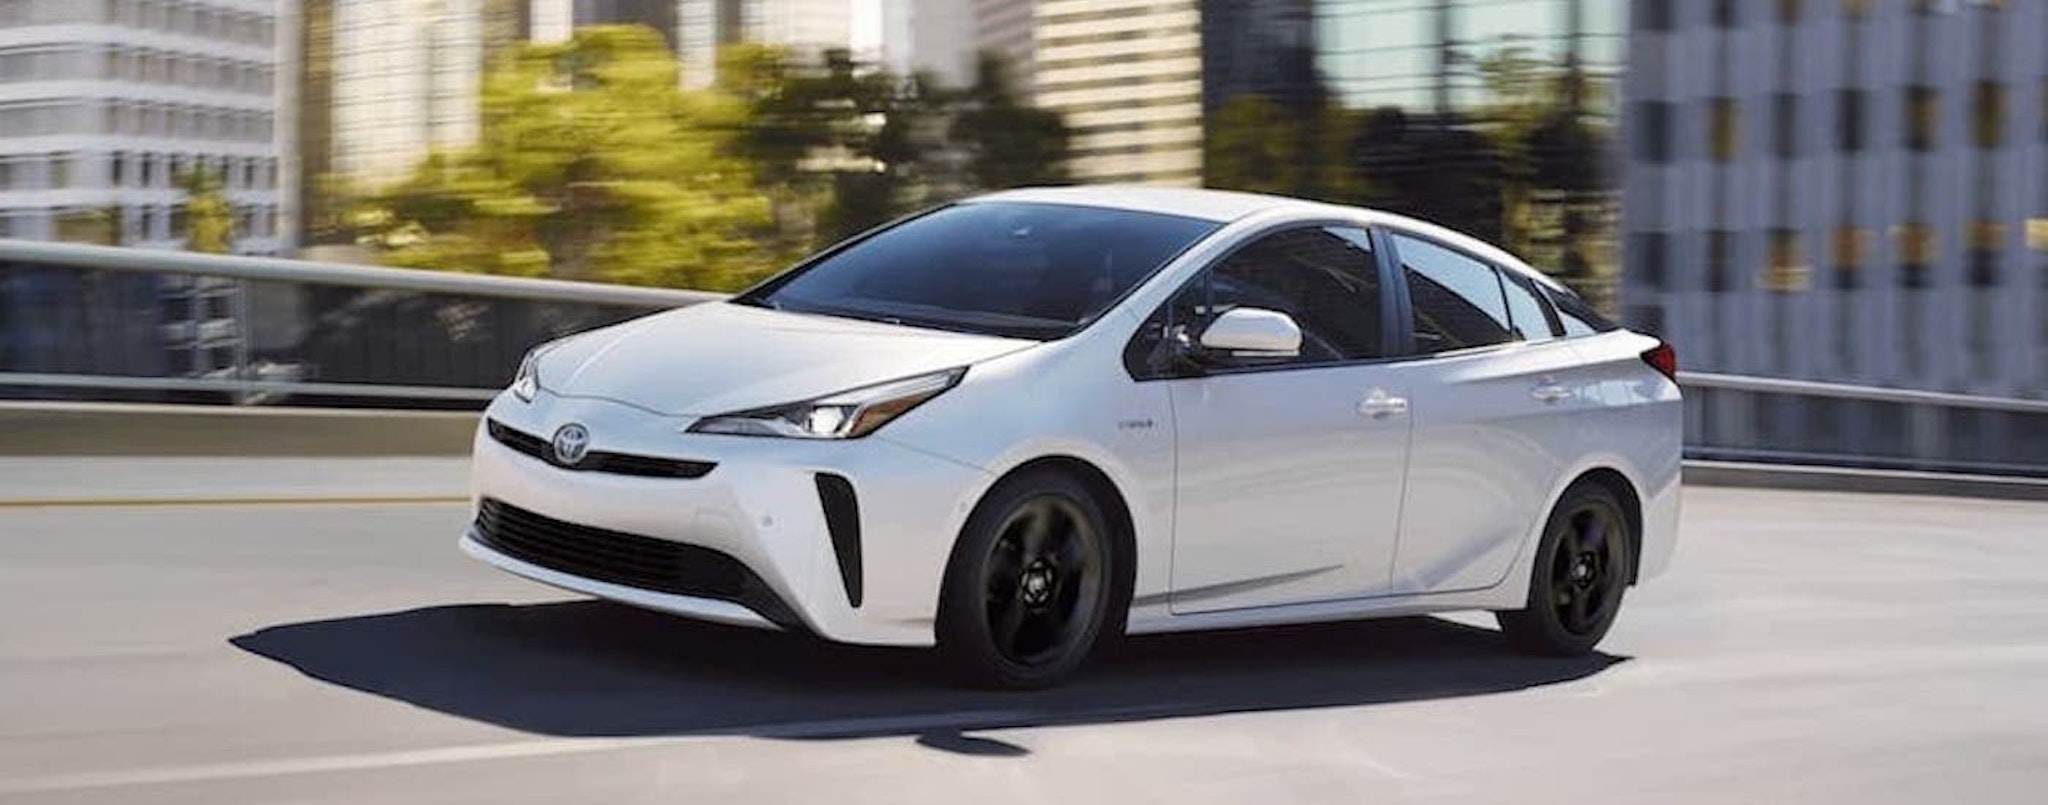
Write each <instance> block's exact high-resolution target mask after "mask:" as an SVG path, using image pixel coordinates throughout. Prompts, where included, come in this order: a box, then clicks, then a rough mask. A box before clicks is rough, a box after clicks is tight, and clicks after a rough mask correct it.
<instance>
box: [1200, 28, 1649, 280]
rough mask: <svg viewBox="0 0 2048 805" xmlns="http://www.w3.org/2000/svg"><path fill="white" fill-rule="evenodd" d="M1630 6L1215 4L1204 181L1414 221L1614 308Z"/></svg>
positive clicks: (1207, 39)
mask: <svg viewBox="0 0 2048 805" xmlns="http://www.w3.org/2000/svg"><path fill="white" fill-rule="evenodd" d="M1627 6H1628V4H1627V3H1626V2H1625V1H1624V0H1211V1H1210V2H1207V3H1205V4H1204V9H1203V11H1204V15H1205V16H1204V35H1203V48H1204V51H1203V53H1204V76H1203V78H1204V92H1203V105H1204V111H1205V114H1206V134H1207V136H1206V144H1205V153H1204V171H1205V182H1206V183H1207V184H1208V185H1210V186H1212V187H1226V188H1235V189H1248V190H1259V191H1267V192H1278V193H1285V194H1289V195H1297V196H1308V197H1313V198H1321V199H1326V200H1331V201H1337V202H1342V203H1349V204H1360V205H1365V206H1371V207H1377V208H1381V209H1386V210H1391V211H1395V212H1402V213H1408V214H1412V215H1415V216H1417V217H1421V218H1424V219H1427V220H1431V221H1434V222H1437V223H1441V224H1444V225H1446V226H1450V227H1453V228H1456V229H1460V230H1463V231H1467V232H1471V233H1473V234H1475V235H1479V236H1481V237H1485V238H1488V239H1490V240H1493V241H1495V242H1498V243H1502V244H1504V245H1506V246H1508V247H1509V248H1511V249H1512V250H1514V251H1516V252H1517V253H1519V254H1521V255H1523V256H1524V257H1526V258H1527V259H1529V260H1530V262H1532V263H1534V264H1536V265H1539V266H1542V267H1543V268H1545V269H1546V270H1549V271H1552V272H1555V273H1557V274H1559V275H1561V276H1563V277H1565V278H1567V279H1568V280H1569V281H1571V282H1572V283H1573V284H1575V285H1577V286H1579V287H1581V288H1582V289H1583V290H1585V291H1586V292H1587V293H1588V295H1589V296H1593V297H1595V298H1596V300H1599V301H1601V302H1603V303H1605V302H1606V301H1607V300H1608V299H1609V297H1610V296H1611V293H1610V291H1611V288H1612V286H1613V278H1614V275H1615V273H1616V270H1617V268H1618V266H1619V255H1618V239H1617V237H1616V235H1615V232H1616V227H1617V223H1618V202H1619V188H1620V183H1619V177H1618V174H1617V171H1616V168H1617V167H1618V157H1619V153H1620V152H1619V148H1618V121H1619V116H1618V114H1617V113H1618V110H1619V106H1618V100H1617V99H1618V96H1619V92H1618V90H1619V88H1618V87H1617V86H1616V81H1617V77H1618V76H1619V74H1620V73H1621V68H1622V64H1623V62H1624V59H1625V58H1626V56H1627V47H1626V44H1627V39H1626V37H1627V25H1626V21H1627V18H1628V12H1629V9H1628V7H1627Z"/></svg>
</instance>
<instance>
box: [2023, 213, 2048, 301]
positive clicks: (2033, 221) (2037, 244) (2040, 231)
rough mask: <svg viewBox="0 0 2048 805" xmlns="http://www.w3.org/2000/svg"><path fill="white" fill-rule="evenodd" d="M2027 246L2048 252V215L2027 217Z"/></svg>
mask: <svg viewBox="0 0 2048 805" xmlns="http://www.w3.org/2000/svg"><path fill="white" fill-rule="evenodd" d="M2027 248H2029V249H2033V250H2034V251H2037V252H2048V216H2044V217H2041V218H2029V219H2027ZM2043 318H2044V319H2048V316H2044V317H2043Z"/></svg>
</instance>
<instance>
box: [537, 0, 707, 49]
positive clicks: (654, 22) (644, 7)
mask: <svg viewBox="0 0 2048 805" xmlns="http://www.w3.org/2000/svg"><path fill="white" fill-rule="evenodd" d="M530 2H531V3H532V5H531V10H530V11H529V12H528V17H529V18H530V19H531V20H532V35H533V41H535V42H539V43H541V44H553V43H556V42H563V41H567V40H568V38H569V34H570V33H572V32H573V31H575V29H577V28H583V27H587V26H592V25H645V26H647V27H649V28H653V29H654V30H656V31H660V32H661V36H662V38H663V39H666V40H668V46H669V48H670V49H674V48H675V47H676V22H677V12H678V8H679V6H680V5H681V3H680V2H679V0H530Z"/></svg>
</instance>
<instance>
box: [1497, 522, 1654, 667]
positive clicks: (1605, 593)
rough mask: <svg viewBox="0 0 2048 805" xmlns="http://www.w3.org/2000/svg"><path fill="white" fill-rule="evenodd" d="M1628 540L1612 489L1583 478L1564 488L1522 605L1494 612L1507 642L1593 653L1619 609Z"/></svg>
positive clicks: (1559, 653) (1553, 652)
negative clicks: (1519, 607) (1512, 609)
mask: <svg viewBox="0 0 2048 805" xmlns="http://www.w3.org/2000/svg"><path fill="white" fill-rule="evenodd" d="M1632 544H1633V541H1632V540H1631V535H1630V534H1629V525H1628V518H1627V517H1626V516H1624V515H1623V514H1622V508H1621V501H1620V500H1619V499H1617V498H1616V496H1615V494H1614V492H1613V491H1612V490H1610V489H1608V488H1606V487H1604V486H1599V485H1595V484H1589V485H1582V486H1578V487H1574V488H1573V489H1571V490H1570V491H1568V492H1566V493H1565V495H1564V498H1563V499H1562V500H1560V501H1558V504H1557V508H1556V509H1555V510H1553V511H1552V512H1551V514H1550V520H1549V522H1547V523H1545V525H1544V529H1543V541H1542V543H1541V544H1539V545H1538V546H1537V548H1536V561H1535V563H1534V568H1533V570H1532V571H1531V576H1530V579H1529V597H1528V600H1527V604H1526V605H1525V606H1524V607H1523V608H1522V609H1519V610H1515V611H1513V612H1496V613H1494V618H1495V620H1497V621H1498V622H1499V623H1500V628H1501V632H1502V633H1503V634H1505V635H1506V636H1507V639H1508V643H1509V644H1510V645H1512V646H1514V647H1515V648H1516V649H1517V650H1519V651H1523V652H1526V653H1530V654H1543V655H1548V656H1553V657H1577V656H1583V655H1585V654H1588V653H1591V652H1592V651H1593V647H1594V646H1595V645H1598V644H1599V642H1600V639H1601V638H1602V637H1605V636H1606V635H1607V629H1608V627H1610V626H1613V625H1614V616H1615V615H1616V613H1618V612H1620V611H1621V598H1622V594H1623V593H1624V592H1626V591H1627V590H1628V582H1629V568H1630V567H1631V565H1630V556H1629V550H1630V546H1631V545H1632Z"/></svg>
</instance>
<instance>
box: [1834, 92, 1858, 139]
mask: <svg viewBox="0 0 2048 805" xmlns="http://www.w3.org/2000/svg"><path fill="white" fill-rule="evenodd" d="M1835 149H1836V150H1839V151H1846V152H1848V153H1852V154H1853V153H1856V152H1859V151H1862V150H1863V90H1860V89H1842V90H1836V91H1835Z"/></svg>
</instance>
